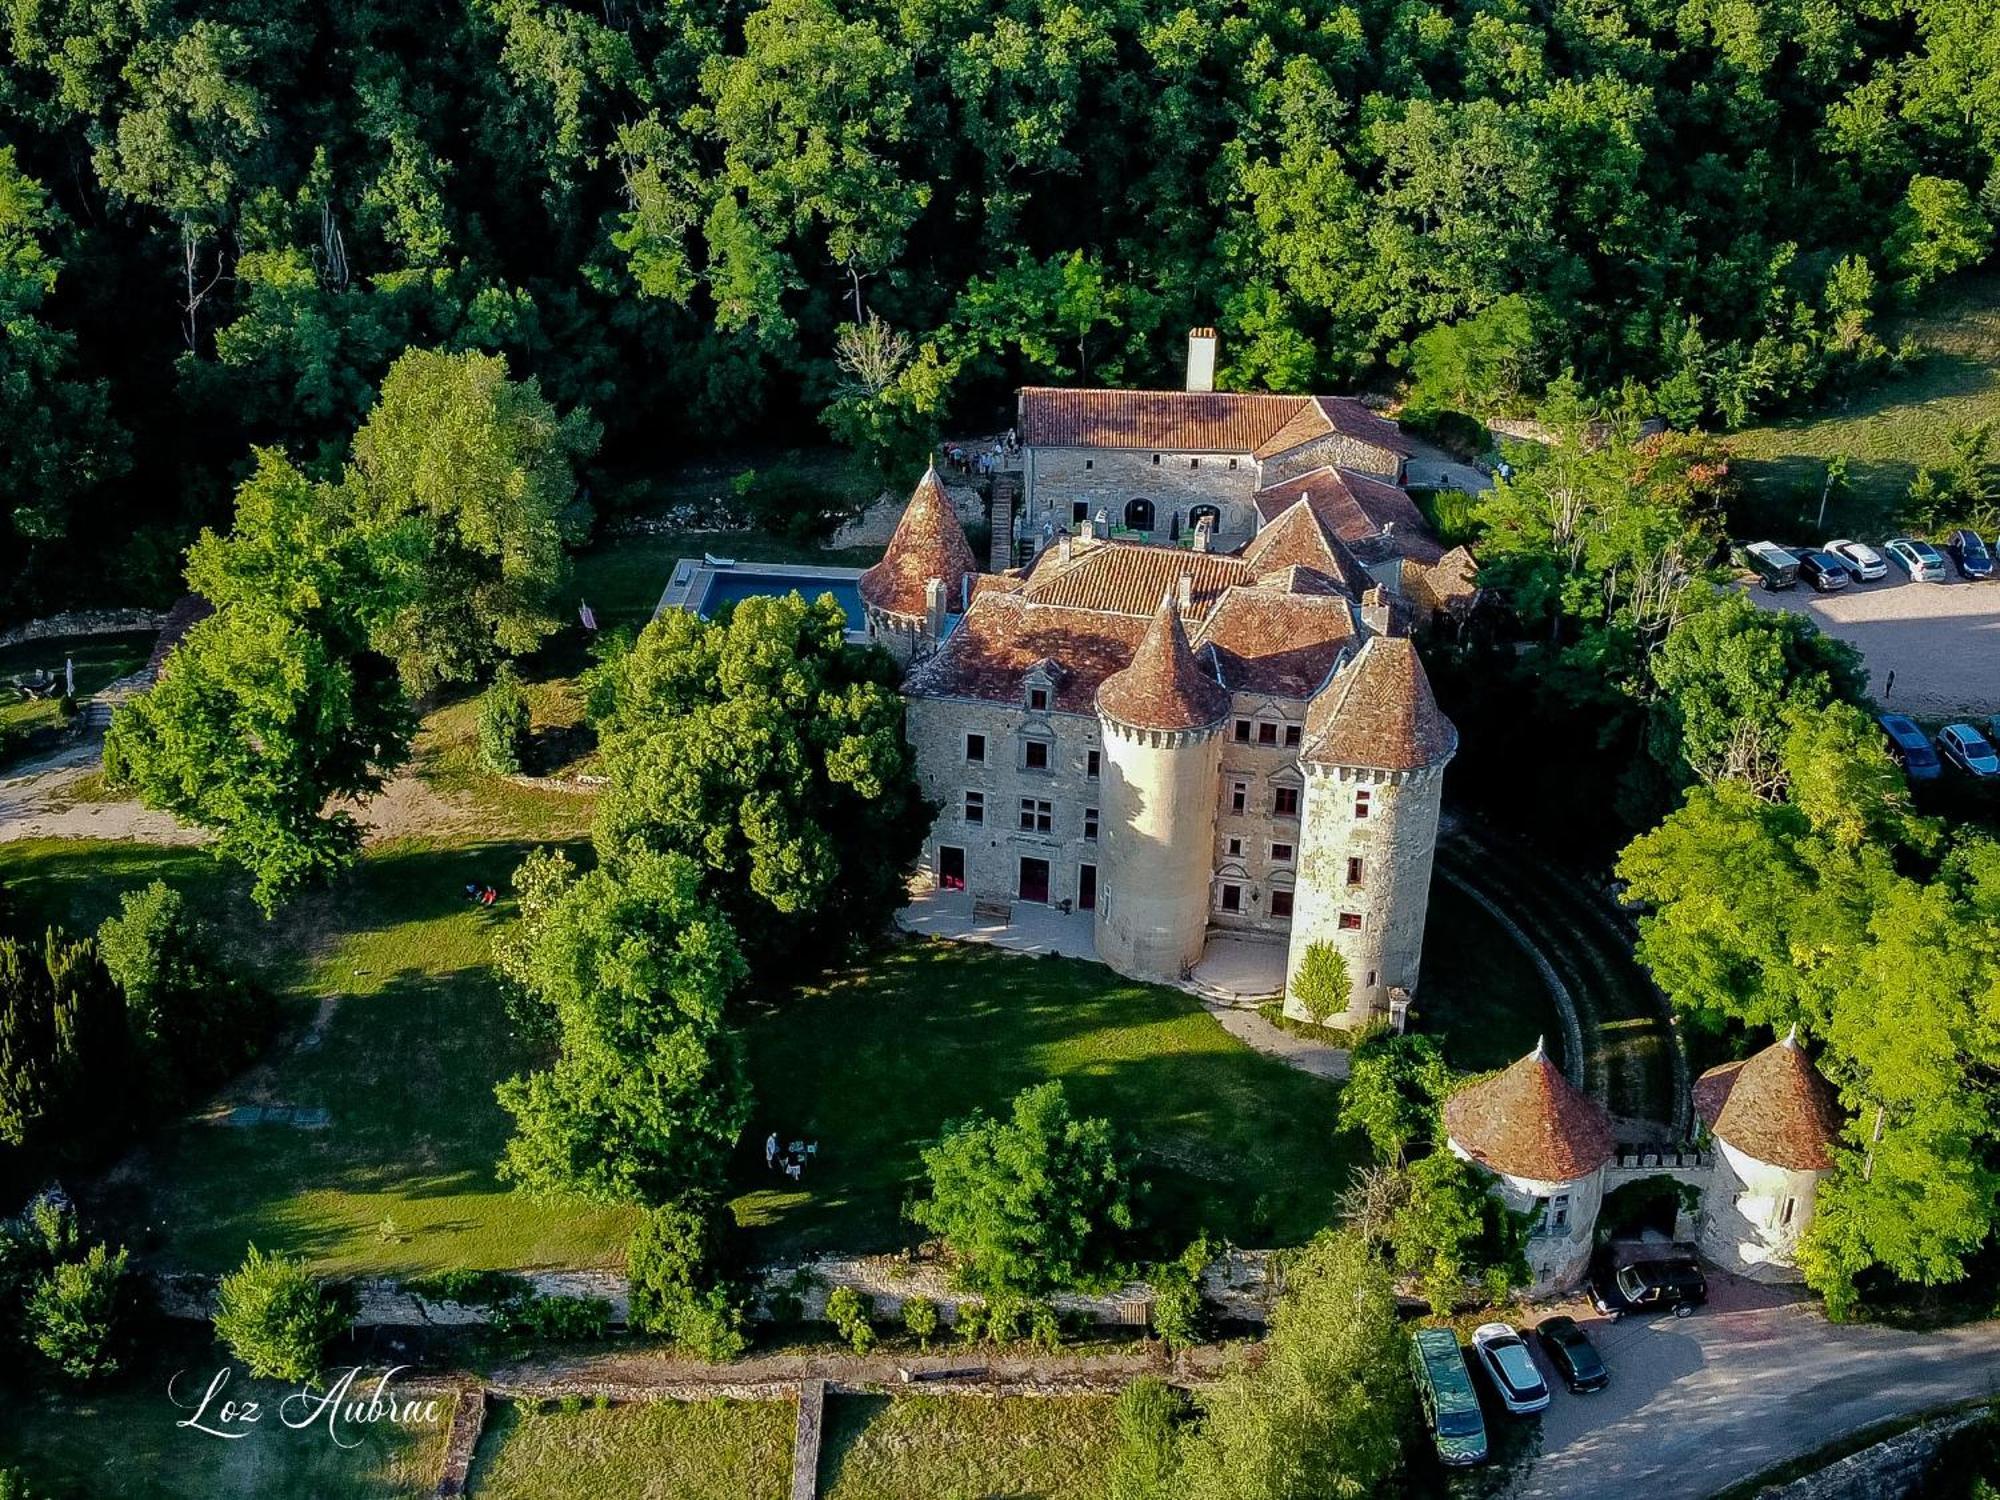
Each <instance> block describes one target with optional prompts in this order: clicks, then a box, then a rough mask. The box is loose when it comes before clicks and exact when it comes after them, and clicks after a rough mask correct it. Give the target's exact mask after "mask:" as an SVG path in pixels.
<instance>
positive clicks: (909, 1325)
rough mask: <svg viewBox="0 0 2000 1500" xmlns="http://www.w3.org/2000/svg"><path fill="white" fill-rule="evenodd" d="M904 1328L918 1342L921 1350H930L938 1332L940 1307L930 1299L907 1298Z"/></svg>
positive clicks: (905, 1301) (904, 1301)
mask: <svg viewBox="0 0 2000 1500" xmlns="http://www.w3.org/2000/svg"><path fill="white" fill-rule="evenodd" d="M903 1327H904V1328H905V1329H907V1330H908V1331H909V1334H910V1336H911V1337H912V1338H914V1339H915V1340H916V1341H917V1347H918V1348H919V1349H928V1348H930V1346H931V1340H932V1339H933V1338H935V1337H936V1336H937V1331H938V1305H937V1304H936V1303H935V1302H933V1301H931V1299H930V1298H928V1297H905V1298H904V1299H903Z"/></svg>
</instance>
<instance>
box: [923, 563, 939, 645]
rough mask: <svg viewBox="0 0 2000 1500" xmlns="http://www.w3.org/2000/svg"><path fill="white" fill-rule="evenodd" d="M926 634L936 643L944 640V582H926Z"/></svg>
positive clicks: (937, 580) (934, 579)
mask: <svg viewBox="0 0 2000 1500" xmlns="http://www.w3.org/2000/svg"><path fill="white" fill-rule="evenodd" d="M924 633H925V634H926V635H928V636H929V637H930V638H931V639H932V640H934V641H941V640H943V639H944V580H943V579H942V578H926V579H925V580H924Z"/></svg>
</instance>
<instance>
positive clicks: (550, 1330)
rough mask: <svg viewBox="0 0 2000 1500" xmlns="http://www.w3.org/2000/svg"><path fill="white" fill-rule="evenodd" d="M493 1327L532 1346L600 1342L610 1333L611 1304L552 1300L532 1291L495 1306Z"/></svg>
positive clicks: (579, 1299)
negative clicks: (554, 1343) (586, 1341)
mask: <svg viewBox="0 0 2000 1500" xmlns="http://www.w3.org/2000/svg"><path fill="white" fill-rule="evenodd" d="M493 1326H494V1327H495V1328H496V1329H498V1330H499V1332H500V1333H502V1334H504V1335H505V1336H507V1337H509V1338H516V1339H524V1340H528V1341H530V1342H533V1343H549V1342H556V1341H561V1340H566V1339H601V1338H603V1337H604V1336H605V1335H606V1334H608V1333H609V1332H610V1331H611V1304H610V1303H609V1302H606V1301H605V1300H604V1299H603V1298H602V1297H561V1296H554V1297H549V1296H543V1295H542V1294H541V1293H539V1292H535V1291H529V1292H527V1293H526V1294H525V1295H524V1296H520V1297H516V1298H513V1299H510V1300H508V1301H506V1302H502V1303H499V1304H498V1305H497V1306H495V1307H494V1309H493Z"/></svg>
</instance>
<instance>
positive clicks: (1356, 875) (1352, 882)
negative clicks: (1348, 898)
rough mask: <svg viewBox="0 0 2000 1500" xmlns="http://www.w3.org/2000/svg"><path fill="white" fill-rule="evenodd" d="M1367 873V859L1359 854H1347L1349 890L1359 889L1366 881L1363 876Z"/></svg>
mask: <svg viewBox="0 0 2000 1500" xmlns="http://www.w3.org/2000/svg"><path fill="white" fill-rule="evenodd" d="M1367 873H1368V862H1367V861H1366V860H1364V859H1363V858H1362V857H1361V856H1360V855H1358V854H1350V855H1348V856H1347V888H1348V889H1349V890H1359V889H1360V888H1361V886H1362V885H1363V883H1364V880H1363V877H1364V876H1366V874H1367Z"/></svg>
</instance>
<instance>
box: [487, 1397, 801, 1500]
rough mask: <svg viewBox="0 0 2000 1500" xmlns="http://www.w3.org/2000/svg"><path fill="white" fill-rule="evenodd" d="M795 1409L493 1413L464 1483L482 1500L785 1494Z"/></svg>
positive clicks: (743, 1404)
mask: <svg viewBox="0 0 2000 1500" xmlns="http://www.w3.org/2000/svg"><path fill="white" fill-rule="evenodd" d="M794 1416H795V1408H794V1407H793V1406H792V1404H791V1403H790V1402H778V1401H763V1402H753V1401H690V1402H681V1401H654V1402H635V1403H632V1404H630V1405H624V1406H613V1407H607V1408H605V1409H603V1410H599V1409H596V1408H594V1407H585V1408H583V1409H581V1410H576V1411H564V1410H562V1409H560V1408H555V1407H550V1408H543V1409H540V1410H537V1409H536V1408H534V1407H529V1406H523V1405H521V1404H520V1403H518V1402H508V1403H506V1404H504V1405H502V1406H500V1407H498V1408H496V1409H494V1410H492V1411H490V1412H489V1414H488V1417H487V1422H486V1430H485V1432H484V1433H483V1434H482V1435H481V1437H480V1440H479V1452H478V1455H477V1457H476V1458H475V1460H474V1462H473V1465H472V1473H471V1475H470V1476H469V1482H468V1485H467V1489H468V1492H469V1493H470V1494H473V1495H476V1496H478V1497H479V1500H783V1497H785V1496H786V1495H789V1494H790V1493H791V1473H792V1428H793V1422H794Z"/></svg>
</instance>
